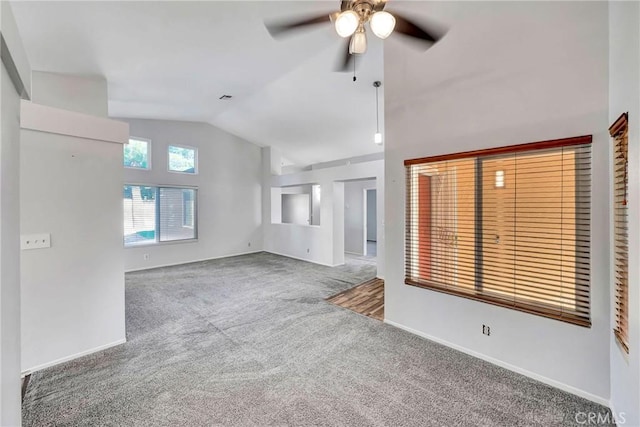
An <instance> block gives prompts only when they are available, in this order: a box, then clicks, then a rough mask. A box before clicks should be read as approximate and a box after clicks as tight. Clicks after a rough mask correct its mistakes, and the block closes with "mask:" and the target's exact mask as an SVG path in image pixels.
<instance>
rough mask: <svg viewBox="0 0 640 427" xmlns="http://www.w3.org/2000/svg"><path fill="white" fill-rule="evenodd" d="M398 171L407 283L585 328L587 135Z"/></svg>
mask: <svg viewBox="0 0 640 427" xmlns="http://www.w3.org/2000/svg"><path fill="white" fill-rule="evenodd" d="M405 166H406V172H407V209H406V215H407V218H406V263H405V264H406V272H405V283H407V284H410V285H415V286H420V287H425V288H428V289H432V290H436V291H441V292H446V293H450V294H454V295H458V296H462V297H466V298H471V299H475V300H480V301H484V302H488V303H492V304H496V305H500V306H503V307H510V308H513V309H516V310H520V311H525V312H529V313H534V314H538V315H541V316H545V317H551V318H555V319H560V320H564V321H567V322H570V323H575V324H578V325H581V326H590V325H591V322H590V314H589V281H590V241H589V240H590V192H591V188H590V185H591V136H585V137H578V138H570V139H564V140H558V141H546V142H540V143H532V144H524V145H516V146H510V147H502V148H498V149H492V150H482V151H475V152H467V153H458V154H452V155H446V156H437V157H430V158H423V159H414V160H407V161H405Z"/></svg>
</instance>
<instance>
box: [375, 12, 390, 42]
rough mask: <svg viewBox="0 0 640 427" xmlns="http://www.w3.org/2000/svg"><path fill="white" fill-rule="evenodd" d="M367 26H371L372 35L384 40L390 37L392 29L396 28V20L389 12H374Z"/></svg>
mask: <svg viewBox="0 0 640 427" xmlns="http://www.w3.org/2000/svg"><path fill="white" fill-rule="evenodd" d="M369 25H370V26H371V31H373V34H375V35H376V36H378V37H380V38H381V39H383V40H384V39H386V38H387V37H389V36H390V35H391V33H392V32H393V29H394V28H395V27H396V18H394V17H393V15H392V14H390V13H389V12H385V11H380V12H376V13H374V14H373V16H371V22H370V23H369Z"/></svg>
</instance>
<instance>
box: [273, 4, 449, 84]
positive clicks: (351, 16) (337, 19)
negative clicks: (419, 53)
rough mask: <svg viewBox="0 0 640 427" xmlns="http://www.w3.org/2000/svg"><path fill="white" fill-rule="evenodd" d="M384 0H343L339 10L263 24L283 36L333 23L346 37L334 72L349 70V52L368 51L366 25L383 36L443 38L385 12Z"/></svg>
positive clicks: (439, 33)
mask: <svg viewBox="0 0 640 427" xmlns="http://www.w3.org/2000/svg"><path fill="white" fill-rule="evenodd" d="M386 4H387V0H342V2H341V3H340V11H336V12H333V13H330V14H328V15H327V14H323V15H320V16H314V17H311V18H306V19H297V20H291V21H288V22H285V23H282V22H280V23H271V24H269V23H266V24H265V25H266V27H267V30H268V31H269V33H270V34H271V35H272V36H273V37H274V38H276V37H279V36H281V35H285V34H287V33H289V32H291V31H293V30H297V29H301V28H305V27H309V26H313V25H317V24H325V23H327V22H331V23H333V25H334V26H335V30H336V32H337V33H338V35H339V36H340V37H342V38H345V39H347V43H346V46H345V49H344V53H343V54H341V59H340V62H339V64H338V66H337V71H347V70H349V69H350V65H351V61H352V59H353V56H352V55H360V54H363V53H365V52H366V51H367V30H366V26H365V25H367V24H368V27H369V29H370V30H371V32H372V33H373V34H374V35H376V36H377V37H379V38H381V39H386V38H387V37H389V36H390V35H391V34H392V33H393V32H396V33H398V34H402V35H404V36H408V37H410V38H412V39H414V40H417V41H420V42H423V43H424V44H426V45H428V46H430V45H432V44H434V43H436V42H437V41H438V40H440V39H441V38H442V36H443V35H444V33H443V32H442V31H439V30H436V29H426V28H424V27H421V26H419V25H418V24H416V23H414V22H413V21H412V20H410V19H409V18H406V17H404V16H402V15H400V14H398V13H397V12H391V13H390V12H388V11H385V10H384V8H385V6H386Z"/></svg>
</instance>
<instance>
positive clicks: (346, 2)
mask: <svg viewBox="0 0 640 427" xmlns="http://www.w3.org/2000/svg"><path fill="white" fill-rule="evenodd" d="M351 3H352V1H351V0H342V2H340V11H341V12H344V11H345V10H347V9H351Z"/></svg>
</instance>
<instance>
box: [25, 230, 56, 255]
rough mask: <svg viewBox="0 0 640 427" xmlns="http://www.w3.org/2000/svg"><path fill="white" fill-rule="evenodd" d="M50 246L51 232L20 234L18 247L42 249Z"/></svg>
mask: <svg viewBox="0 0 640 427" xmlns="http://www.w3.org/2000/svg"><path fill="white" fill-rule="evenodd" d="M50 247H51V233H39V234H23V235H21V236H20V249H22V250H23V251H24V250H28V249H44V248H50Z"/></svg>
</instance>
